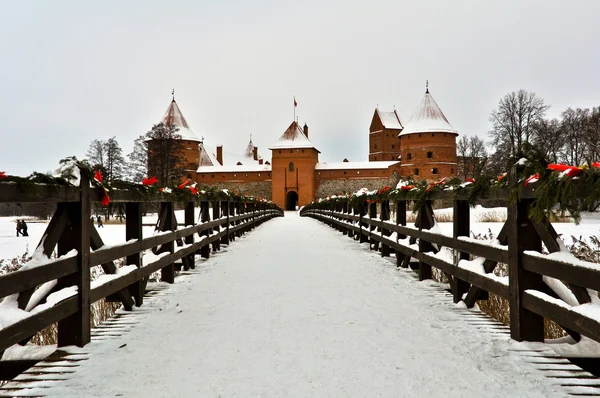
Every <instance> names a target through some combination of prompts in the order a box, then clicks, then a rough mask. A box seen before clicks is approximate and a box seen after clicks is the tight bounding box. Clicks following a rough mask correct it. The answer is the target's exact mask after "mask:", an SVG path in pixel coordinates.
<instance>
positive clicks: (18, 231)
mask: <svg viewBox="0 0 600 398" xmlns="http://www.w3.org/2000/svg"><path fill="white" fill-rule="evenodd" d="M21 234H22V232H21V220H17V236H19V235H21Z"/></svg>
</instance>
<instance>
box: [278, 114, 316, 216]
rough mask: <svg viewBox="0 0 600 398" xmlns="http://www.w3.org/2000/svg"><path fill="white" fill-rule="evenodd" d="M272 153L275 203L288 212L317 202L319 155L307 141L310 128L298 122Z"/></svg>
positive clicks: (285, 134)
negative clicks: (316, 168) (315, 199)
mask: <svg viewBox="0 0 600 398" xmlns="http://www.w3.org/2000/svg"><path fill="white" fill-rule="evenodd" d="M269 149H270V150H271V151H272V164H271V173H272V199H271V200H273V202H275V203H277V204H278V205H279V206H281V207H282V208H285V209H286V210H295V208H296V206H304V205H306V204H308V203H310V202H311V201H313V200H314V197H315V190H316V180H315V165H316V164H317V163H318V162H319V153H320V151H319V150H318V149H317V148H316V147H315V146H314V145H313V144H312V143H311V142H310V141H309V140H308V126H306V125H305V126H304V129H303V128H301V127H300V126H299V125H298V123H296V122H295V121H294V122H292V124H290V126H289V127H288V128H287V130H286V131H285V132H284V133H283V134H282V135H281V137H280V138H279V141H277V143H276V144H275V145H273V146H271V147H270V148H269Z"/></svg>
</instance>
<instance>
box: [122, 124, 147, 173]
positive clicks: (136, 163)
mask: <svg viewBox="0 0 600 398" xmlns="http://www.w3.org/2000/svg"><path fill="white" fill-rule="evenodd" d="M146 140H147V138H146V136H145V135H140V136H139V137H138V138H136V139H135V141H134V142H133V151H132V152H131V153H130V154H129V155H128V159H127V178H128V179H129V181H131V182H142V180H143V179H144V178H145V177H148V144H147V143H146V142H145V141H146Z"/></svg>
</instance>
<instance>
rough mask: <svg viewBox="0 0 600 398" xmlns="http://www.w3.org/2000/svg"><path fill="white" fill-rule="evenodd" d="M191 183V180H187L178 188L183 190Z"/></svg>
mask: <svg viewBox="0 0 600 398" xmlns="http://www.w3.org/2000/svg"><path fill="white" fill-rule="evenodd" d="M189 182H190V180H185V181H184V182H182V183H181V184H179V186H178V187H177V188H178V189H183V188H185V186H186V185H187V184H188V183H189Z"/></svg>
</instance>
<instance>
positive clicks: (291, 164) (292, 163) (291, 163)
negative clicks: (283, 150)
mask: <svg viewBox="0 0 600 398" xmlns="http://www.w3.org/2000/svg"><path fill="white" fill-rule="evenodd" d="M290 171H294V162H290Z"/></svg>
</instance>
